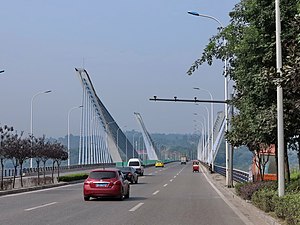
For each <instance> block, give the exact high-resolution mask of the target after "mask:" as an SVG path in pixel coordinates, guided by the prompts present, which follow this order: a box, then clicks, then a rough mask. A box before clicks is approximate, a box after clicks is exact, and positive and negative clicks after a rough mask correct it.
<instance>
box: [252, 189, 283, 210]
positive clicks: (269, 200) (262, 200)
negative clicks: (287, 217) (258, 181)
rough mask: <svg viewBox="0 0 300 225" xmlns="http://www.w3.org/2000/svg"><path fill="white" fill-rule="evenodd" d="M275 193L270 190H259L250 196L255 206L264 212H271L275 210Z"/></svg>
mask: <svg viewBox="0 0 300 225" xmlns="http://www.w3.org/2000/svg"><path fill="white" fill-rule="evenodd" d="M276 194H277V192H276V191H275V190H272V189H268V188H266V189H265V188H264V189H260V190H258V191H256V192H254V194H253V195H252V199H251V200H252V202H253V204H254V205H255V206H257V207H258V208H260V209H261V210H263V211H265V212H272V211H274V209H275V202H274V200H275V199H274V196H276Z"/></svg>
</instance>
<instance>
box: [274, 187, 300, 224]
mask: <svg viewBox="0 0 300 225" xmlns="http://www.w3.org/2000/svg"><path fill="white" fill-rule="evenodd" d="M299 209H300V194H299V193H298V194H287V195H285V196H283V197H280V198H278V201H277V204H276V206H275V213H276V215H277V216H278V217H279V218H283V219H285V220H286V222H287V224H289V225H296V224H300V210H299Z"/></svg>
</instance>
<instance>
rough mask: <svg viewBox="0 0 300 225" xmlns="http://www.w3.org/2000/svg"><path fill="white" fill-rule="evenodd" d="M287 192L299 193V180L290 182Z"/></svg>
mask: <svg viewBox="0 0 300 225" xmlns="http://www.w3.org/2000/svg"><path fill="white" fill-rule="evenodd" d="M286 191H287V192H300V179H298V180H297V179H294V180H292V181H291V182H290V183H289V184H288V185H287V187H286Z"/></svg>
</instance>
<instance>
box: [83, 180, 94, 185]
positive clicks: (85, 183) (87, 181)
mask: <svg viewBox="0 0 300 225" xmlns="http://www.w3.org/2000/svg"><path fill="white" fill-rule="evenodd" d="M92 183H93V182H92V181H90V180H86V181H85V182H84V185H89V184H92Z"/></svg>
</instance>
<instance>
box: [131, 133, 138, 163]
mask: <svg viewBox="0 0 300 225" xmlns="http://www.w3.org/2000/svg"><path fill="white" fill-rule="evenodd" d="M136 134H138V133H134V134H133V137H132V142H133V143H132V146H133V158H134V157H135V154H134V146H135V143H134V136H135V135H136Z"/></svg>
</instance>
